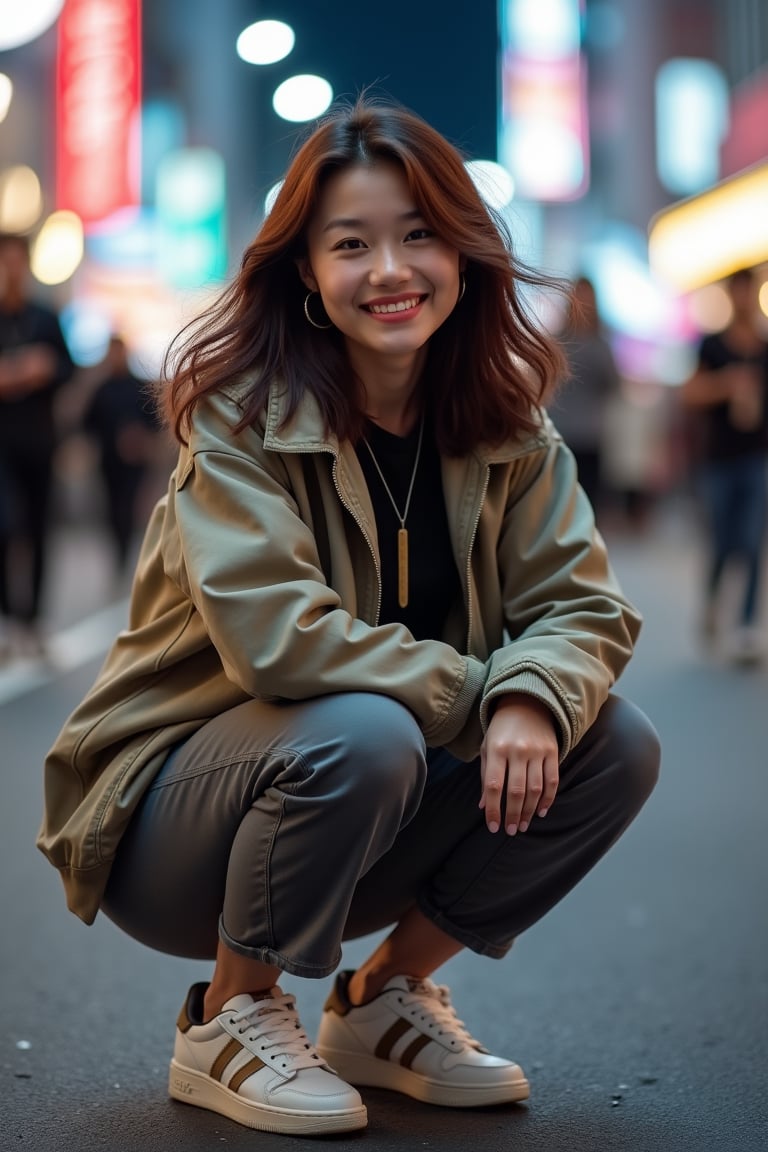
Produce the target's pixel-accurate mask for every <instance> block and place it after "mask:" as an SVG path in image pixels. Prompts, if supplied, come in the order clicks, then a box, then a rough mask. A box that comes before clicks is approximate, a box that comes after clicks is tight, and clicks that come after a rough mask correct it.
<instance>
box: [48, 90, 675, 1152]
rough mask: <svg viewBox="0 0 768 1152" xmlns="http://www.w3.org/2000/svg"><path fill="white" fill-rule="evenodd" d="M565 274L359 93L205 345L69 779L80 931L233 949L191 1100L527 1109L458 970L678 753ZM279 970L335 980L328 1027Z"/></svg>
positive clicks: (203, 1004) (302, 164)
mask: <svg viewBox="0 0 768 1152" xmlns="http://www.w3.org/2000/svg"><path fill="white" fill-rule="evenodd" d="M536 284H537V280H536V277H535V276H534V274H533V273H532V272H531V271H529V270H528V269H526V268H525V267H524V266H523V265H522V264H520V262H519V261H518V260H517V259H516V257H515V256H514V254H513V251H512V247H511V242H510V240H509V238H508V237H507V236H506V235H505V232H504V228H503V226H502V224H501V223H500V222H499V221H497V220H496V219H495V218H494V216H493V215H492V213H491V211H490V210H489V209H488V207H487V206H486V205H485V203H484V201H483V199H482V198H481V196H480V195H479V194H478V191H477V190H476V188H475V185H474V184H473V182H472V180H471V178H470V176H469V175H468V174H467V169H466V167H465V165H464V163H463V160H462V158H461V155H460V154H459V153H458V152H457V151H456V150H455V149H454V147H453V146H452V145H451V144H449V143H448V142H447V141H446V140H445V139H444V138H443V137H442V136H441V135H439V134H438V133H437V132H435V131H434V130H433V129H432V128H430V127H429V126H428V125H426V124H425V123H424V122H422V121H421V120H420V119H419V118H418V117H416V116H414V115H412V114H411V113H409V112H407V111H406V110H403V109H400V108H397V107H388V106H382V105H377V104H374V103H371V102H368V101H366V100H365V99H361V100H359V101H357V102H356V103H355V104H354V105H353V106H351V107H345V108H341V107H340V108H337V109H335V110H334V111H333V112H332V114H331V115H329V116H328V117H327V119H325V120H324V121H323V122H322V123H321V124H320V125H319V126H318V127H317V128H316V129H315V131H314V132H313V133H312V135H310V136H309V137H308V139H307V140H306V141H305V143H304V144H303V146H302V147H301V149H300V150H299V151H298V152H297V154H296V157H295V159H294V160H293V162H292V164H291V166H290V169H289V171H288V173H287V175H286V177H285V181H284V183H283V185H282V188H281V190H280V193H279V195H278V196H277V199H276V201H275V203H274V206H273V207H272V209H271V212H270V213H269V215H268V216H267V218H266V219H265V221H264V223H263V225H262V226H261V228H260V230H259V232H258V234H257V236H256V237H255V239H254V240H253V242H252V243H251V244H250V245H249V247H248V248H247V249H246V251H245V253H244V255H243V258H242V262H241V265H240V269H239V271H238V273H237V274H236V275H235V276H234V277H233V279H232V281H231V283H230V284H229V285H228V286H227V287H226V289H225V290H224V292H223V293H222V295H221V296H220V298H219V300H218V301H217V302H216V303H215V304H214V305H213V307H212V308H211V310H210V311H209V312H208V313H207V314H206V315H205V316H204V317H203V318H202V323H200V324H195V325H194V326H193V327H192V328H191V329H190V330H188V331H185V332H184V333H183V334H182V336H181V338H180V341H179V343H178V344H177V345H175V346H174V348H173V349H172V350H171V352H172V355H171V357H170V358H169V367H168V370H167V371H166V373H165V376H164V380H165V383H164V384H163V385H162V387H161V389H160V393H159V402H160V405H161V407H162V410H163V412H164V414H165V418H166V420H167V423H168V425H169V426H170V427H171V428H172V429H173V431H174V433H175V435H176V436H177V438H178V441H179V456H178V464H177V466H176V468H175V470H174V472H173V474H172V475H171V477H170V482H169V485H168V490H167V494H166V495H165V496H164V497H163V498H162V499H161V500H160V502H159V503H158V505H157V507H156V509H155V510H154V513H153V515H152V516H151V519H150V522H149V524H148V527H147V530H146V537H145V541H144V545H143V549H142V551H141V555H140V557H139V560H138V567H137V570H136V575H135V581H134V586H133V592H132V603H131V609H130V620H129V623H128V626H127V628H126V629H125V630H124V631H123V632H121V633H120V635H119V636H118V637H117V638H116V639H115V642H114V645H113V646H112V648H111V651H110V652H109V654H108V656H107V658H106V661H105V663H104V666H103V668H102V669H101V671H100V673H99V675H98V678H97V680H96V683H95V684H94V686H93V687H92V689H91V690H90V691H89V692H88V694H87V695H86V697H85V699H84V700H83V701H82V703H81V704H80V705H79V706H78V707H77V708H76V710H75V711H74V713H73V714H72V716H71V717H70V718H69V719H68V720H67V722H66V724H65V725H64V728H63V730H62V732H61V734H60V736H59V737H58V739H57V741H56V743H55V746H54V747H53V748H52V750H51V752H50V754H49V757H48V759H47V762H46V767H45V787H46V801H45V815H44V820H43V826H42V829H41V831H40V836H39V841H38V843H39V846H40V848H41V849H42V850H43V851H44V852H45V853H46V855H47V856H48V857H49V859H50V860H51V862H52V863H53V864H54V865H55V866H56V867H57V868H58V869H59V870H60V872H61V876H62V878H63V881H64V886H65V889H66V894H67V900H68V903H69V906H70V908H71V909H72V911H73V912H75V913H76V914H77V915H78V916H80V917H81V918H82V919H83V920H84V921H86V922H87V923H90V922H91V921H92V920H93V919H94V917H95V916H96V913H97V911H98V910H99V909H101V910H102V911H103V912H104V913H105V914H106V915H107V916H108V917H109V918H110V919H111V920H112V921H114V923H115V924H117V925H118V926H119V927H120V928H121V929H123V930H124V931H125V932H126V933H128V934H129V935H130V936H131V937H133V938H134V939H136V940H138V941H141V942H142V943H144V944H145V945H147V946H149V947H150V948H154V949H158V950H160V951H163V952H166V953H169V954H173V955H177V956H183V957H189V958H197V959H210V960H211V961H212V962H213V966H212V974H211V979H210V982H209V983H205V984H196V985H195V986H194V987H193V988H191V989H190V991H189V993H188V994H187V996H186V999H185V1001H184V1005H183V1007H182V1009H181V1012H180V1015H179V1017H178V1023H177V1031H176V1041H175V1048H174V1054H173V1059H172V1061H171V1072H170V1093H171V1095H172V1096H173V1097H175V1098H176V1099H178V1100H182V1101H185V1102H186V1103H189V1104H193V1105H197V1106H199V1107H202V1108H208V1109H211V1110H213V1111H215V1112H218V1113H221V1114H222V1115H224V1116H228V1117H231V1118H232V1119H233V1120H236V1121H239V1122H240V1123H242V1124H246V1125H250V1126H251V1127H254V1128H262V1129H267V1130H271V1131H277V1132H283V1133H292V1134H302V1133H303V1134H307V1135H314V1134H318V1133H324V1132H340V1131H344V1130H349V1129H355V1128H360V1127H363V1126H364V1125H365V1123H366V1119H367V1117H366V1109H365V1105H364V1103H363V1100H362V1098H361V1096H360V1094H359V1092H358V1087H364V1086H368V1085H377V1086H383V1087H386V1088H390V1089H394V1090H395V1091H398V1092H402V1093H406V1094H407V1095H409V1096H413V1097H415V1098H417V1099H419V1100H425V1101H428V1102H430V1103H432V1104H438V1105H445V1106H449V1107H472V1106H475V1105H487V1104H493V1103H502V1102H509V1101H518V1100H524V1099H525V1098H526V1097H527V1095H528V1083H527V1081H526V1077H525V1074H524V1072H523V1071H522V1070H521V1068H520V1066H519V1065H518V1064H517V1063H515V1062H514V1061H513V1060H512V1059H511V1058H509V1057H508V1056H506V1055H503V1056H502V1055H499V1056H496V1055H491V1054H490V1053H489V1052H487V1051H486V1050H485V1048H483V1047H482V1046H481V1044H479V1043H478V1042H477V1041H476V1040H474V1039H473V1038H472V1037H471V1036H470V1035H469V1034H468V1032H467V1030H466V1029H465V1027H464V1026H463V1025H462V1023H461V1021H460V1020H459V1019H458V1017H457V1016H456V1014H455V1013H454V1009H453V1006H452V1003H451V999H450V995H449V992H448V990H447V989H446V988H445V987H443V986H440V985H438V984H436V983H434V982H433V981H432V980H431V976H432V975H433V974H434V973H435V971H436V970H437V969H438V968H440V966H441V965H443V964H444V963H445V962H446V961H448V960H449V959H450V958H451V957H453V956H455V955H456V954H457V953H458V952H459V951H460V950H461V949H469V950H471V951H472V952H474V953H476V954H477V955H478V956H484V957H490V958H492V959H496V960H499V959H501V958H503V957H504V956H505V955H506V953H507V952H508V950H509V949H510V947H511V945H512V943H513V941H514V939H515V937H516V936H518V935H519V934H520V933H521V932H524V931H525V929H526V928H528V927H529V926H530V925H532V924H534V923H535V922H536V921H537V920H539V919H540V918H541V917H542V916H544V915H545V913H546V912H547V911H548V910H549V909H550V908H552V907H553V905H555V904H556V903H557V902H558V901H559V900H561V899H562V898H563V897H564V896H565V895H566V894H567V893H568V892H569V891H570V890H571V889H572V888H573V886H574V885H575V884H577V883H578V881H579V880H580V879H581V878H582V877H583V876H584V875H585V874H586V873H587V872H588V871H589V870H590V869H591V868H592V867H593V865H594V864H595V863H596V862H597V861H598V860H599V859H600V858H601V857H602V856H603V854H604V853H605V852H606V851H607V850H608V849H609V848H610V846H611V845H612V844H613V843H614V842H615V841H616V839H617V838H618V837H619V836H620V835H621V834H622V832H623V831H624V829H625V828H626V827H627V825H628V824H629V823H630V821H631V820H632V819H633V818H634V817H635V815H636V814H637V813H638V811H639V810H640V808H641V807H642V805H643V803H644V801H645V800H646V798H647V797H648V795H649V793H650V792H651V790H652V788H653V785H654V783H655V780H656V776H657V771H658V762H659V750H658V744H657V739H656V736H655V733H654V730H653V728H652V727H651V725H650V723H649V722H648V720H647V719H646V718H645V717H644V716H643V714H642V713H641V712H639V711H638V710H637V708H635V707H634V706H633V705H632V704H630V703H628V702H626V701H625V700H623V699H622V698H621V697H619V696H616V695H614V694H612V692H611V689H612V686H613V684H614V682H615V681H616V678H617V677H618V676H619V674H620V673H621V671H622V669H623V668H624V666H625V664H626V662H627V660H628V659H629V657H630V655H631V652H632V648H633V644H634V642H635V639H636V636H637V632H638V628H639V617H638V614H637V612H636V611H635V610H634V609H633V607H632V606H631V605H630V604H629V603H628V602H627V600H626V599H625V597H624V596H623V594H622V592H621V590H620V588H619V587H618V586H617V583H616V580H615V578H614V576H613V573H612V571H611V567H610V564H609V562H608V560H607V558H606V553H605V548H604V544H603V541H602V540H601V538H600V536H599V534H597V533H596V531H595V528H594V523H593V517H592V512H591V508H590V505H589V502H588V501H587V499H586V497H585V496H584V494H583V492H582V491H581V490H580V488H579V487H578V484H577V481H576V471H575V467H574V462H573V457H572V455H571V453H570V452H569V450H568V449H567V448H566V447H565V446H564V444H563V442H562V440H561V438H560V437H559V436H558V434H557V433H556V432H555V430H554V429H553V427H552V426H551V424H550V423H549V421H548V420H547V418H546V416H545V415H544V410H543V403H542V401H543V397H544V396H545V394H546V392H547V389H548V388H549V386H550V385H551V384H553V383H554V382H555V381H556V380H557V378H558V376H559V374H560V372H561V364H560V360H559V353H558V351H557V348H556V346H555V344H554V343H553V341H552V340H551V339H550V338H549V337H548V336H547V334H546V333H545V332H543V331H542V330H541V329H540V328H539V327H538V325H537V324H536V322H535V320H534V319H533V318H532V316H531V314H530V313H529V311H528V309H527V307H526V305H525V303H524V294H523V290H525V289H527V288H530V287H535V286H536ZM374 932H381V936H380V941H381V942H380V943H379V944H378V945H377V946H376V947H375V948H374V950H373V953H372V955H370V957H369V958H368V959H367V960H366V961H365V963H363V964H362V965H361V966H360V967H359V968H357V969H356V970H355V971H341V972H337V969H338V968H339V965H340V963H341V949H342V943H343V941H344V940H348V939H351V938H354V937H360V936H362V935H366V934H369V933H374ZM283 972H286V973H290V974H291V975H292V976H296V977H307V978H309V979H318V978H323V977H328V976H329V975H330V974H332V973H336V975H335V983H334V985H333V988H332V990H331V991H330V994H329V996H328V999H327V1002H326V1005H325V1010H324V1012H323V1016H322V1023H321V1026H320V1033H319V1036H318V1037H316V1038H312V1039H310V1038H309V1037H308V1036H307V1035H306V1033H305V1031H304V1029H303V1027H302V1025H301V1023H300V1020H299V1016H298V1010H297V1007H296V1003H295V1001H294V997H293V996H291V995H286V994H284V992H283V991H282V990H281V988H280V984H279V981H280V977H281V973H283ZM299 999H300V997H299Z"/></svg>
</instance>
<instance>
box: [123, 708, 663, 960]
mask: <svg viewBox="0 0 768 1152" xmlns="http://www.w3.org/2000/svg"><path fill="white" fill-rule="evenodd" d="M658 768H659V747H658V740H657V737H656V734H655V732H654V730H653V728H652V726H651V724H650V723H649V721H648V720H647V719H646V717H645V716H644V715H643V713H642V712H640V711H639V710H638V709H637V708H635V707H634V706H633V705H631V704H629V703H627V702H626V701H624V700H623V699H621V698H620V697H617V696H611V697H610V698H609V700H608V701H607V703H606V704H605V706H604V707H603V709H602V710H601V712H600V714H599V716H598V718H597V720H596V721H595V723H594V725H593V726H592V728H591V729H590V730H589V731H588V732H587V733H586V735H585V736H584V737H583V739H582V740H581V741H580V743H579V744H578V745H577V747H576V748H575V749H574V750H573V751H572V752H571V753H570V755H569V756H568V757H567V758H566V759H565V760H564V762H563V764H562V766H561V775H560V787H559V791H558V794H557V798H556V799H555V802H554V804H553V805H552V807H551V809H550V811H549V813H548V815H547V816H546V817H545V818H544V819H539V818H536V817H535V818H534V820H533V821H532V823H531V826H530V828H529V830H528V831H527V832H525V833H518V835H517V836H514V837H510V836H507V835H506V834H505V833H504V832H503V831H501V832H497V833H495V834H492V833H491V832H489V831H488V829H487V828H486V826H485V819H484V814H483V812H482V811H481V810H480V809H479V808H478V801H479V798H480V772H479V763H478V762H474V763H464V762H462V761H459V760H456V759H455V758H454V757H452V756H450V755H449V754H448V753H447V752H446V751H445V750H443V749H426V748H425V746H424V739H423V737H422V735H421V732H420V730H419V727H418V725H417V724H416V722H415V720H414V718H413V717H412V715H411V714H410V712H408V710H407V709H406V708H404V707H403V706H402V705H401V704H399V703H397V702H396V701H393V700H392V699H390V698H388V697H386V696H380V695H374V694H369V693H362V692H360V693H349V694H340V695H335V696H324V697H318V698H314V699H311V700H307V701H303V702H300V703H288V704H265V703H262V702H260V701H255V700H254V701H249V702H247V703H245V704H241V705H240V706H238V707H237V708H233V709H232V710H231V711H229V712H226V713H224V714H223V715H221V716H218V717H216V718H215V719H213V720H211V721H209V722H208V723H207V724H206V725H205V726H204V727H202V728H201V729H200V731H199V732H197V733H196V734H195V735H194V736H192V737H191V738H190V739H189V740H187V741H186V742H185V743H184V744H182V745H180V746H179V747H178V748H176V749H175V750H174V751H173V752H172V753H171V754H170V756H169V757H168V759H167V760H166V762H165V764H164V766H163V768H162V769H161V771H160V772H159V774H158V776H157V777H156V779H155V781H154V783H153V784H152V786H151V788H150V789H149V791H148V792H147V793H146V795H145V796H144V798H143V800H142V802H141V805H140V807H139V808H138V810H137V812H136V813H135V815H134V817H133V819H132V821H131V824H130V826H129V828H128V831H127V833H126V835H125V837H124V838H123V841H122V843H121V845H120V848H119V852H118V856H117V860H116V863H115V867H114V869H113V872H112V876H111V878H110V883H109V887H108V890H107V894H106V899H105V902H104V905H103V908H104V911H105V913H106V915H107V916H108V917H109V918H110V919H111V920H113V921H114V922H115V923H116V924H117V925H119V926H120V927H121V928H122V929H123V930H124V931H126V932H127V933H128V934H129V935H130V936H132V937H134V938H136V939H137V940H139V941H141V942H142V943H144V944H146V945H147V946H149V947H151V948H155V949H158V950H160V951H163V952H168V953H171V954H173V955H177V956H184V957H188V958H191V959H209V958H210V959H212V958H213V957H214V955H215V952H216V945H217V938H218V936H219V935H220V936H221V938H222V939H223V940H224V941H225V942H226V943H227V944H228V945H229V946H230V947H231V948H233V949H234V950H235V951H236V952H239V953H241V954H243V955H245V956H250V957H252V958H254V959H256V960H260V961H262V962H264V963H267V964H274V965H277V967H279V968H281V969H282V970H284V971H286V972H290V973H292V974H294V975H297V976H315V977H322V976H327V975H328V974H329V973H331V972H332V971H334V969H335V968H336V967H337V965H338V963H339V961H340V956H341V941H342V940H343V939H349V938H353V937H357V936H362V935H365V934H367V933H370V932H374V931H378V930H380V929H383V928H386V927H388V926H390V925H393V924H394V923H396V922H397V920H398V919H399V918H400V917H401V916H402V914H403V913H404V912H405V911H406V909H408V908H409V907H411V906H412V905H413V904H414V903H416V904H418V906H419V907H420V908H421V909H422V911H423V912H424V913H425V915H426V916H427V917H429V919H431V920H432V921H434V923H435V924H437V925H438V926H439V927H440V928H442V929H443V930H444V931H445V932H446V933H448V935H450V936H452V937H454V938H455V939H456V940H458V941H459V942H460V943H461V944H462V945H464V946H466V947H467V948H470V949H472V950H473V951H475V952H478V953H481V954H483V955H486V956H494V957H501V956H503V955H504V954H505V953H506V952H507V951H508V949H509V948H510V946H511V944H512V942H513V940H514V938H515V937H516V936H518V935H520V933H521V932H523V931H524V930H525V929H526V928H528V927H530V925H532V924H533V923H535V922H536V921H537V920H539V919H540V918H541V917H542V916H543V915H544V914H545V913H546V912H547V911H548V910H549V909H550V908H552V907H553V906H554V905H555V904H556V903H557V902H558V901H559V900H561V899H562V897H563V896H565V895H566V893H567V892H569V891H570V889H571V888H573V887H574V885H575V884H576V883H577V882H578V881H579V880H580V879H581V878H582V877H583V876H584V875H585V874H586V873H587V872H588V871H589V869H590V868H592V867H593V865H594V864H596V863H597V861H598V860H599V859H600V857H601V856H603V854H604V853H605V852H606V851H607V850H608V849H609V848H610V846H611V845H612V844H613V843H614V841H615V840H616V839H617V838H618V837H619V836H620V835H621V833H622V832H623V831H624V829H625V828H626V827H627V825H628V824H629V823H630V821H631V820H632V819H633V818H634V817H635V815H636V814H637V813H638V811H639V810H640V808H641V807H642V805H643V803H644V802H645V800H646V799H647V797H648V796H649V794H650V792H651V791H652V789H653V786H654V784H655V782H656V778H657V774H658Z"/></svg>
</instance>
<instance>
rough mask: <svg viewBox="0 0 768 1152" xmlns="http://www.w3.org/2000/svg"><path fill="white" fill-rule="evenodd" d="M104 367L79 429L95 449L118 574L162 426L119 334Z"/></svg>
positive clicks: (124, 563)
mask: <svg viewBox="0 0 768 1152" xmlns="http://www.w3.org/2000/svg"><path fill="white" fill-rule="evenodd" d="M102 369H103V372H104V375H103V377H102V378H101V379H100V380H99V383H98V384H97V386H96V388H95V390H94V392H93V394H92V395H91V397H90V399H89V401H88V403H87V405H86V408H85V412H84V413H83V428H84V430H85V432H86V433H88V435H90V436H92V437H93V439H94V440H95V442H96V444H97V445H98V449H99V466H100V471H101V477H102V480H103V484H104V496H105V502H106V516H107V525H108V528H109V534H110V538H111V540H112V544H113V548H114V555H115V563H116V568H117V571H118V573H119V574H122V573H123V572H125V570H126V568H127V565H128V561H129V559H130V557H131V546H132V544H133V541H134V538H135V535H136V532H137V528H138V525H139V510H140V501H141V497H142V495H143V491H144V485H145V482H146V479H147V474H148V471H149V467H150V462H151V459H152V451H153V446H154V444H155V443H156V442H157V439H158V432H159V428H160V425H159V421H158V417H157V408H156V406H155V404H154V402H153V399H152V396H151V395H150V391H149V388H150V385H149V383H148V382H147V381H146V380H142V379H140V378H139V377H138V376H137V375H136V374H135V373H134V372H133V371H132V370H131V367H130V364H129V359H128V348H127V345H126V343H125V341H124V340H123V339H122V337H121V336H118V335H113V336H112V337H111V339H110V341H109V346H108V348H107V354H106V356H105V358H104V362H103V365H102Z"/></svg>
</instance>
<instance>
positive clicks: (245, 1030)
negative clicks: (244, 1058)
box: [228, 993, 328, 1072]
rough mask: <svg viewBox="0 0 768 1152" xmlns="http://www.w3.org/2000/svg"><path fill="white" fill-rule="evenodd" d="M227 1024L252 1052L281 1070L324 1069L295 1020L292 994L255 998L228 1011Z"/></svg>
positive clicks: (312, 1046) (296, 1019)
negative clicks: (235, 1027)
mask: <svg viewBox="0 0 768 1152" xmlns="http://www.w3.org/2000/svg"><path fill="white" fill-rule="evenodd" d="M228 1018H229V1022H230V1024H235V1025H238V1028H237V1032H238V1035H239V1036H241V1037H242V1038H243V1043H244V1044H246V1045H247V1046H248V1048H249V1049H250V1051H252V1052H253V1053H254V1055H257V1056H259V1058H260V1059H262V1060H263V1061H264V1063H265V1064H267V1063H269V1064H272V1065H274V1066H275V1067H277V1068H279V1069H280V1071H281V1072H298V1071H299V1069H301V1068H317V1067H321V1068H327V1067H328V1065H327V1064H326V1062H325V1060H323V1058H322V1056H321V1055H320V1054H319V1052H318V1051H317V1050H316V1048H315V1046H314V1045H313V1044H312V1043H311V1041H310V1039H309V1037H308V1036H307V1034H306V1032H305V1031H304V1028H303V1026H302V1024H301V1021H300V1020H299V1016H298V1013H297V1011H296V998H295V996H292V995H289V994H286V993H275V994H273V995H272V996H270V997H267V998H265V999H263V1000H255V1001H254V1002H253V1004H249V1005H248V1007H247V1008H243V1009H241V1010H240V1011H236V1012H231V1013H228Z"/></svg>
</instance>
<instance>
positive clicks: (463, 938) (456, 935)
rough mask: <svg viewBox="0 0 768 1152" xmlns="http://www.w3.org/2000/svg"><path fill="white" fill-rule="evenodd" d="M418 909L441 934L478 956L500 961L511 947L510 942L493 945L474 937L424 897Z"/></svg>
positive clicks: (511, 942) (473, 934) (472, 933)
mask: <svg viewBox="0 0 768 1152" xmlns="http://www.w3.org/2000/svg"><path fill="white" fill-rule="evenodd" d="M419 909H420V911H421V912H423V913H424V915H425V916H426V918H427V920H431V922H432V923H433V924H434V925H435V927H436V928H439V929H440V931H441V932H445V934H446V935H447V936H450V937H451V938H452V939H454V940H457V941H458V942H459V944H462V945H463V946H464V947H465V948H469V950H470V951H471V952H475V953H476V954H477V955H478V956H490V957H491V959H493V960H502V959H503V958H504V957H505V956H506V955H507V953H508V952H509V950H510V948H511V947H512V944H513V941H510V943H509V944H493V943H491V942H490V941H488V940H483V939H482V938H481V937H480V936H476V935H475V933H474V932H468V931H467V929H466V928H462V927H460V926H459V925H458V924H455V923H454V922H453V921H452V920H449V919H448V917H447V916H445V915H444V913H442V912H441V911H440V910H439V909H438V908H435V907H433V906H432V905H431V904H430V903H429V901H428V900H426V899H425V898H424V897H422V898H421V899H420V900H419Z"/></svg>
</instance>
